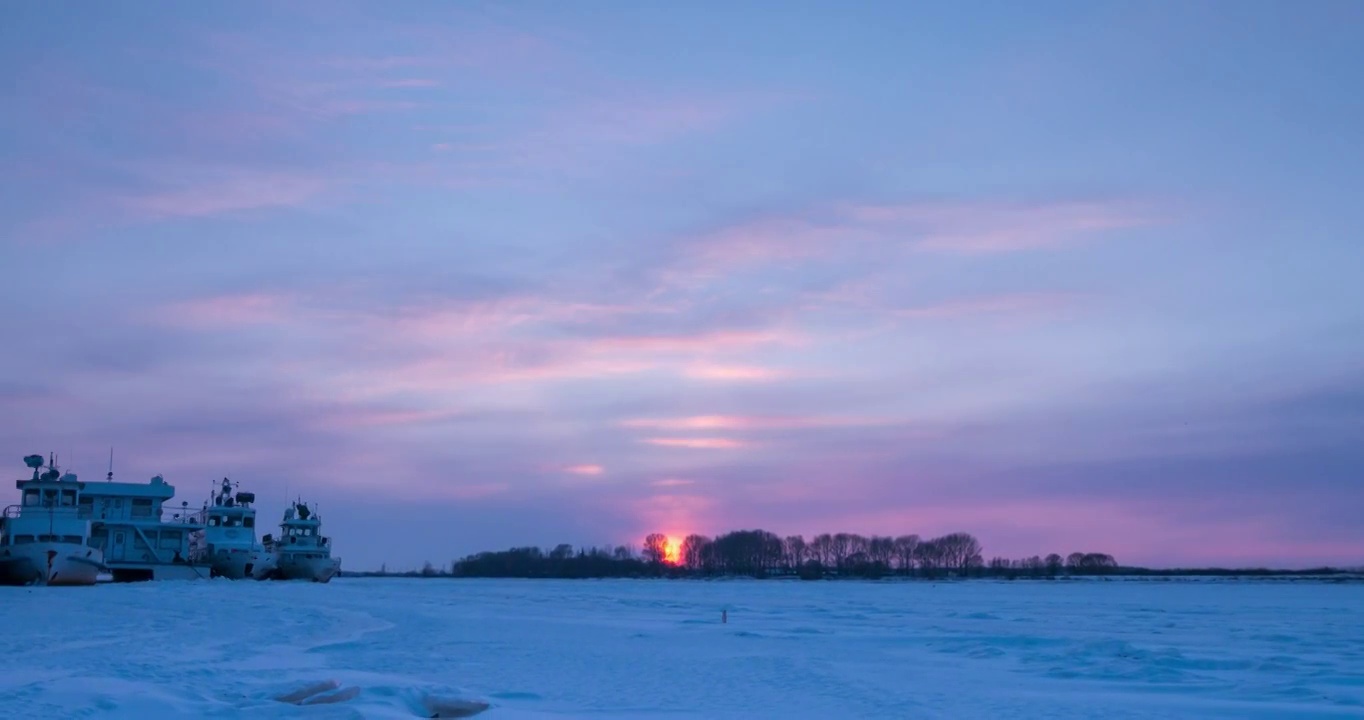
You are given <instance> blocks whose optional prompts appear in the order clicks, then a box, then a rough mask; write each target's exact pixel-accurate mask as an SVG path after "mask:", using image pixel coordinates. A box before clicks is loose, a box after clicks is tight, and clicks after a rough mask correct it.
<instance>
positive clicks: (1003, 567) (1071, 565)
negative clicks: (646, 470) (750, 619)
mask: <svg viewBox="0 0 1364 720" xmlns="http://www.w3.org/2000/svg"><path fill="white" fill-rule="evenodd" d="M670 554H675V556H676V557H675V558H669V555H670ZM670 560H672V561H671V562H670ZM1117 568H1118V563H1117V561H1116V560H1114V559H1113V557H1112V556H1111V555H1107V554H1104V553H1093V552H1089V553H1085V552H1074V553H1071V554H1069V555H1067V556H1065V557H1062V556H1061V555H1058V554H1051V555H1048V556H1046V557H1042V556H1033V557H1029V558H1019V559H1009V558H1002V557H996V558H993V559H991V560H989V561H988V562H987V561H986V560H985V556H984V552H983V549H982V546H981V544H980V541H979V540H977V539H976V538H975V537H974V536H972V535H971V534H969V533H961V532H958V533H949V534H947V535H942V536H939V537H934V538H929V539H921V538H920V537H919V536H918V535H901V536H899V537H890V536H880V535H872V536H864V535H858V534H855V533H824V534H821V535H816V536H815V537H813V538H811V539H809V540H808V541H807V540H806V539H805V538H804V537H803V536H801V535H791V536H787V537H781V536H779V535H777V534H776V533H772V532H768V531H766V530H736V531H734V532H730V533H726V534H723V535H719V536H716V537H713V538H712V537H707V536H704V535H688V536H687V537H686V538H685V539H683V541H682V543H681V546H680V547H679V548H677V550H676V552H675V553H670V552H669V547H668V539H667V537H666V536H665V535H663V534H662V533H651V534H649V535H648V536H647V537H645V538H644V542H643V543H642V545H641V546H640V548H639V549H638V551H636V550H635V549H633V548H630V547H628V546H625V545H620V546H616V547H591V548H577V549H575V548H574V547H573V546H571V545H567V544H563V545H558V546H556V547H554V548H553V549H550V550H547V551H546V550H542V549H541V548H538V547H517V548H511V549H509V550H504V551H501V552H482V553H477V554H474V555H470V556H468V557H466V558H463V559H461V560H457V561H455V562H453V563H451V566H450V568H449V570H448V571H446V570H443V569H442V570H438V569H436V568H435V567H434V566H432V565H430V563H428V564H427V566H426V567H425V568H423V570H422V571H421V573H419V574H420V575H423V576H428V577H429V576H441V575H448V576H456V577H523V578H605V577H716V576H748V577H758V578H762V577H779V576H794V577H799V578H803V579H820V578H827V577H855V578H881V577H892V576H899V577H922V578H940V577H1008V578H1017V577H1039V578H1040V577H1057V576H1060V575H1062V574H1065V575H1098V574H1107V573H1111V572H1113V571H1115V570H1116V569H1117ZM414 574H416V573H414Z"/></svg>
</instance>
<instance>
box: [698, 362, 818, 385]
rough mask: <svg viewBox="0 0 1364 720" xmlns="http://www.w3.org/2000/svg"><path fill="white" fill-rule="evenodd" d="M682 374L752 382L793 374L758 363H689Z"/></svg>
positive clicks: (701, 378) (699, 378) (702, 377)
mask: <svg viewBox="0 0 1364 720" xmlns="http://www.w3.org/2000/svg"><path fill="white" fill-rule="evenodd" d="M682 374H683V375H685V376H686V377H689V378H693V379H697V380H720V381H751V382H761V381H771V380H779V379H782V378H787V377H790V376H791V374H790V373H789V372H786V371H784V370H776V369H773V368H766V367H761V366H758V365H721V364H714V363H697V364H693V365H688V366H686V367H685V368H683V370H682Z"/></svg>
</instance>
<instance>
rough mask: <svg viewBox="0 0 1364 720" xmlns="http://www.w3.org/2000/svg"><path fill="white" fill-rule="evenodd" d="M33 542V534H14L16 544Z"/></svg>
mask: <svg viewBox="0 0 1364 720" xmlns="http://www.w3.org/2000/svg"><path fill="white" fill-rule="evenodd" d="M31 542H33V536H32V535H15V536H14V544H15V545H27V544H29V543H31Z"/></svg>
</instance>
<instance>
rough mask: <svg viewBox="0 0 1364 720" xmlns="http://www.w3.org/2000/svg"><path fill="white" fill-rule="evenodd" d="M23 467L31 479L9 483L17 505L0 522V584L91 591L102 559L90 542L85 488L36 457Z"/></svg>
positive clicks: (51, 460) (52, 463) (52, 462)
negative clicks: (74, 587) (75, 587)
mask: <svg viewBox="0 0 1364 720" xmlns="http://www.w3.org/2000/svg"><path fill="white" fill-rule="evenodd" d="M24 464H26V465H28V467H29V468H30V469H32V470H33V477H32V478H31V479H28V480H19V481H16V482H15V487H16V488H18V489H19V491H20V500H19V504H18V505H12V506H10V507H7V508H5V511H4V514H3V516H2V517H0V584H4V585H94V584H95V581H96V579H97V578H98V575H99V573H100V571H101V570H102V569H103V568H104V553H103V552H102V551H101V549H100V548H99V547H97V546H96V544H95V543H94V541H93V539H92V537H91V522H90V513H89V512H88V509H89V506H88V503H86V502H84V496H83V494H82V490H83V489H84V488H85V486H86V483H83V482H81V481H80V480H78V479H77V477H76V475H75V474H73V473H65V474H63V473H62V472H61V471H60V470H59V469H58V468H57V464H56V460H55V458H51V457H50V458H49V460H48V462H47V464H46V466H45V465H44V464H43V456H42V455H29V456H27V457H25V458H24Z"/></svg>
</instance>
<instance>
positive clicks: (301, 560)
mask: <svg viewBox="0 0 1364 720" xmlns="http://www.w3.org/2000/svg"><path fill="white" fill-rule="evenodd" d="M295 513H297V514H295ZM279 529H280V537H279V539H278V540H276V539H274V538H272V537H271V536H269V535H266V536H265V537H264V538H263V539H264V541H265V547H266V549H268V550H269V551H270V552H271V553H272V554H273V555H274V558H275V567H274V569H273V571H272V572H271V577H272V578H275V579H278V580H311V581H313V582H321V583H325V582H328V581H329V580H331V579H332V578H333V577H335V576H336V573H338V572H340V570H341V558H339V557H332V548H331V545H332V543H331V538H328V537H324V536H323V535H322V518H320V517H318V516H317V514H316V513H314V512H313V511H312V510H311V509H310V508H309V507H308V506H307V504H305V503H302V502H295V503H294V504H293V507H290V508H288V509H286V510H285V511H284V521H283V522H281V523H280V525H279Z"/></svg>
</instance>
